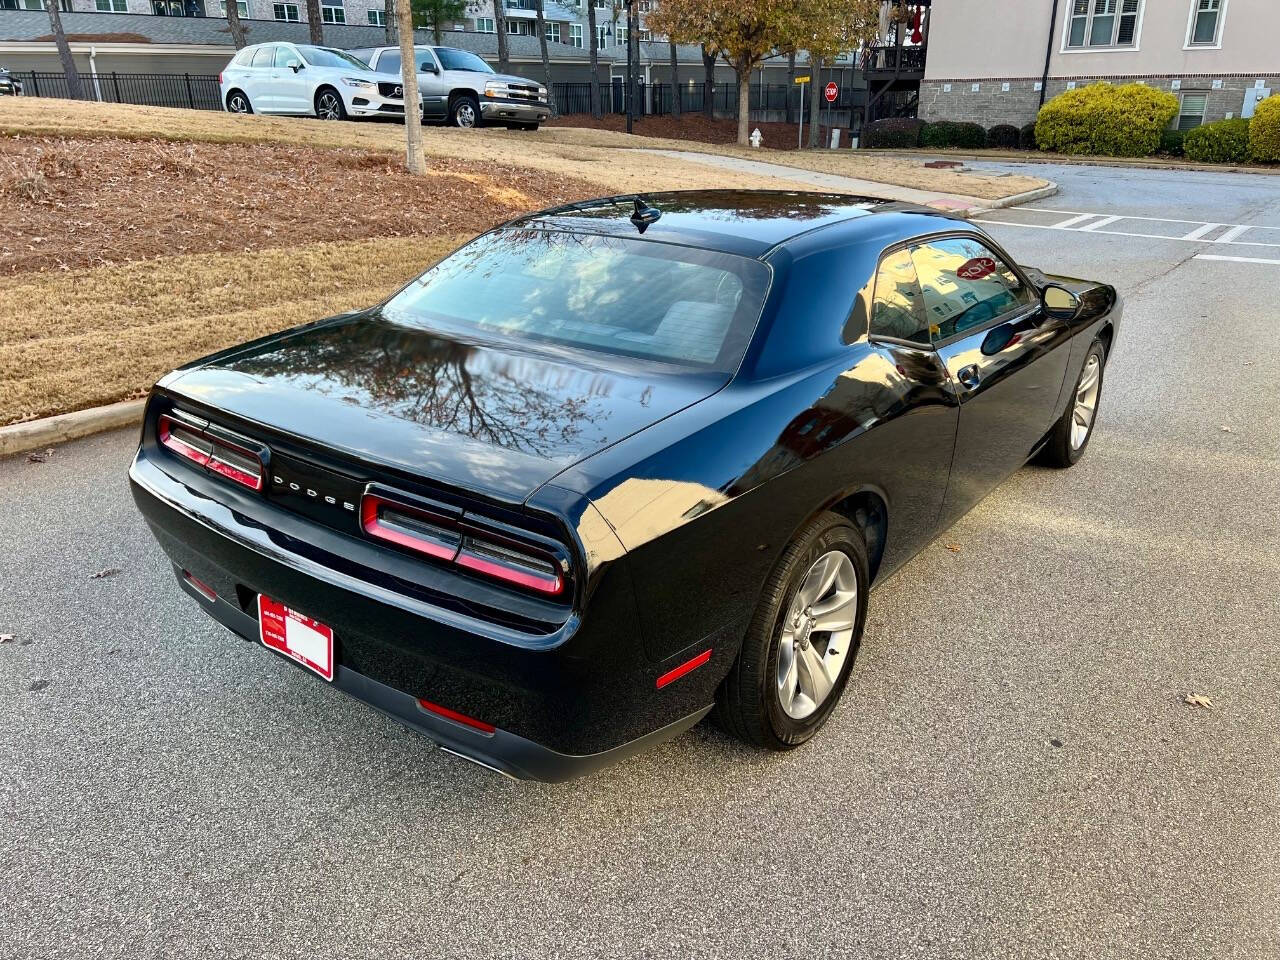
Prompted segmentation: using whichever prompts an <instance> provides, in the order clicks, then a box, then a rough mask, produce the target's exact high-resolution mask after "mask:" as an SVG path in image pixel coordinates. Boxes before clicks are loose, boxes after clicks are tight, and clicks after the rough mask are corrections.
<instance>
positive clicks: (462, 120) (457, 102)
mask: <svg viewBox="0 0 1280 960" xmlns="http://www.w3.org/2000/svg"><path fill="white" fill-rule="evenodd" d="M449 126H451V127H463V128H465V129H473V128H475V127H478V126H480V101H479V100H477V99H476V98H475V97H471V96H467V95H465V94H464V95H462V96H457V97H454V98H453V99H452V100H450V101H449Z"/></svg>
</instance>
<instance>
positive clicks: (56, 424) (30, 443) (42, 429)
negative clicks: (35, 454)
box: [0, 400, 146, 457]
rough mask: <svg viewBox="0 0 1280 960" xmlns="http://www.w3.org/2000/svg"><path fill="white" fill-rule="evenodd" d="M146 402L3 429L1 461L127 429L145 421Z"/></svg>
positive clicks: (0, 430)
mask: <svg viewBox="0 0 1280 960" xmlns="http://www.w3.org/2000/svg"><path fill="white" fill-rule="evenodd" d="M145 404H146V401H145V400H123V401H121V402H120V403H109V404H107V405H106V406H105V407H93V408H92V409H89V410H77V411H75V412H74V413H60V414H58V415H57V416H56V417H45V418H44V419H43V420H28V421H27V422H26V423H13V424H10V425H9V426H7V427H0V457H3V456H7V455H9V454H11V453H22V452H23V451H25V450H35V449H38V448H40V447H46V446H49V445H50V444H55V443H64V442H66V441H67V440H75V439H77V438H79V437H87V436H89V435H90V434H93V433H101V432H102V431H104V430H114V429H115V428H116V427H127V426H129V425H130V424H134V423H137V422H138V421H140V420H141V419H142V408H143V406H144V405H145Z"/></svg>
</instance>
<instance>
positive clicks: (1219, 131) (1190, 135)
mask: <svg viewBox="0 0 1280 960" xmlns="http://www.w3.org/2000/svg"><path fill="white" fill-rule="evenodd" d="M1182 149H1183V152H1184V153H1185V154H1186V156H1187V159H1188V160H1194V161H1195V162H1196V163H1248V162H1249V121H1248V120H1242V119H1240V118H1239V117H1237V118H1236V119H1234V120H1219V121H1218V122H1217V123H1206V124H1205V125H1204V126H1203V127H1195V128H1194V129H1192V130H1188V131H1187V133H1186V136H1185V137H1183V138H1182Z"/></svg>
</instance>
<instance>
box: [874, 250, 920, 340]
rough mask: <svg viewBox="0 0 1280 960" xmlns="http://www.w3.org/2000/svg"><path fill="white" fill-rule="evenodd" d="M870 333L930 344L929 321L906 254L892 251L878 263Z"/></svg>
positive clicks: (906, 251)
mask: <svg viewBox="0 0 1280 960" xmlns="http://www.w3.org/2000/svg"><path fill="white" fill-rule="evenodd" d="M870 329H871V335H872V336H879V337H893V338H894V339H897V340H912V341H914V342H916V343H925V344H927V343H928V342H929V321H928V320H926V319H925V312H924V300H923V298H922V297H921V295H920V285H919V283H918V282H917V280H916V268H915V266H914V264H913V263H912V261H911V253H910V251H908V250H895V251H894V252H893V253H891V254H889V255H888V256H887V257H885V258H884V259H883V260H881V261H880V266H879V268H878V269H877V270H876V292H875V298H874V299H873V300H872V302H871V325H870Z"/></svg>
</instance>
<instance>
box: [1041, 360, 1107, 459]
mask: <svg viewBox="0 0 1280 960" xmlns="http://www.w3.org/2000/svg"><path fill="white" fill-rule="evenodd" d="M1106 365H1107V348H1106V347H1105V346H1104V345H1103V343H1102V341H1101V340H1094V341H1093V343H1092V344H1090V345H1089V352H1088V354H1086V355H1085V358H1084V366H1082V367H1081V368H1080V376H1079V377H1078V378H1077V379H1076V386H1075V390H1074V391H1073V392H1072V394H1071V400H1070V402H1069V403H1068V404H1067V409H1066V410H1065V411H1063V414H1062V416H1061V417H1060V418H1059V419H1058V422H1057V423H1056V424H1055V425H1054V427H1053V432H1052V433H1051V434H1050V435H1049V442H1048V443H1047V444H1045V448H1044V453H1043V454H1042V455H1041V457H1040V459H1041V462H1043V463H1044V464H1046V465H1047V466H1051V467H1070V466H1073V465H1074V464H1075V463H1076V461H1078V460H1079V459H1080V458H1081V457H1083V456H1084V451H1085V449H1086V448H1087V447H1088V446H1089V439H1090V438H1091V437H1092V436H1093V425H1094V423H1096V422H1097V418H1098V404H1099V402H1100V401H1101V400H1102V374H1103V372H1104V370H1105V368H1106Z"/></svg>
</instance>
